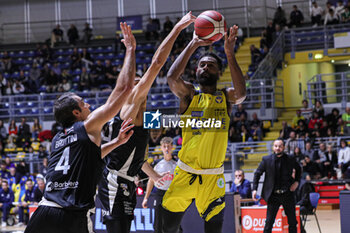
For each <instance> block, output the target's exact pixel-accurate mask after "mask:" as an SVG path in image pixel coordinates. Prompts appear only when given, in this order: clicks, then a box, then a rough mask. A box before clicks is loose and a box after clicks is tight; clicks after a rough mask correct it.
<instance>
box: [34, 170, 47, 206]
mask: <svg viewBox="0 0 350 233" xmlns="http://www.w3.org/2000/svg"><path fill="white" fill-rule="evenodd" d="M36 182H37V184H38V186H36V187H35V188H34V204H35V205H38V204H39V202H40V201H41V199H42V197H43V195H44V191H45V180H44V177H40V178H38V176H37V178H36Z"/></svg>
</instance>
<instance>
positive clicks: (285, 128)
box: [280, 121, 292, 140]
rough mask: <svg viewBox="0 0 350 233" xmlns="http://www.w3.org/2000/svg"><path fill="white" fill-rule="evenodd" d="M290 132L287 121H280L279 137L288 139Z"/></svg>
mask: <svg viewBox="0 0 350 233" xmlns="http://www.w3.org/2000/svg"><path fill="white" fill-rule="evenodd" d="M291 132H292V128H291V127H289V125H288V123H287V121H282V129H281V131H280V138H283V140H286V139H288V138H289V135H290V133H291Z"/></svg>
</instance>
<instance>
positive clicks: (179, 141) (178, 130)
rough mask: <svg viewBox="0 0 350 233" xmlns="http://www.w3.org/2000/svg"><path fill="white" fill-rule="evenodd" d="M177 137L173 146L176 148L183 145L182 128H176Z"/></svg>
mask: <svg viewBox="0 0 350 233" xmlns="http://www.w3.org/2000/svg"><path fill="white" fill-rule="evenodd" d="M175 135H176V136H174V138H173V144H174V145H175V146H181V145H182V131H181V128H180V127H176V128H175Z"/></svg>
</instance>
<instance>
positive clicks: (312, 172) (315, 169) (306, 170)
mask: <svg viewBox="0 0 350 233" xmlns="http://www.w3.org/2000/svg"><path fill="white" fill-rule="evenodd" d="M302 164H303V175H302V177H303V178H304V179H305V178H306V177H307V176H310V178H311V179H319V178H320V177H321V175H320V168H319V166H318V165H317V163H315V162H314V161H312V160H311V159H310V158H309V156H308V155H306V156H305V159H304V160H302Z"/></svg>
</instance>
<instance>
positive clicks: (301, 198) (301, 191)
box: [295, 176, 315, 233]
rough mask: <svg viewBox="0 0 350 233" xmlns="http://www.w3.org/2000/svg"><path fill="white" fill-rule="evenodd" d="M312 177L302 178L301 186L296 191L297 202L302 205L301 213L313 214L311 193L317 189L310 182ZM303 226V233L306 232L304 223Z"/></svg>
mask: <svg viewBox="0 0 350 233" xmlns="http://www.w3.org/2000/svg"><path fill="white" fill-rule="evenodd" d="M310 180H311V177H310V176H307V177H306V178H302V179H300V183H299V186H298V188H297V190H296V191H295V194H296V204H297V205H299V206H300V215H306V214H311V213H312V210H313V207H312V205H311V202H310V193H311V192H314V191H315V188H314V187H313V185H312V183H311V182H310ZM300 225H301V226H300V227H301V228H302V229H301V233H306V231H305V229H303V228H304V226H303V224H300Z"/></svg>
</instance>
